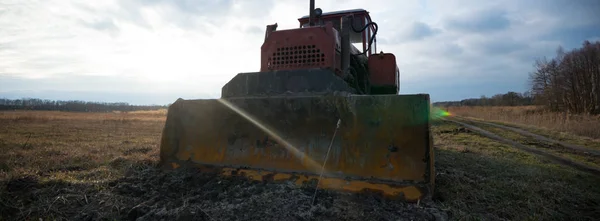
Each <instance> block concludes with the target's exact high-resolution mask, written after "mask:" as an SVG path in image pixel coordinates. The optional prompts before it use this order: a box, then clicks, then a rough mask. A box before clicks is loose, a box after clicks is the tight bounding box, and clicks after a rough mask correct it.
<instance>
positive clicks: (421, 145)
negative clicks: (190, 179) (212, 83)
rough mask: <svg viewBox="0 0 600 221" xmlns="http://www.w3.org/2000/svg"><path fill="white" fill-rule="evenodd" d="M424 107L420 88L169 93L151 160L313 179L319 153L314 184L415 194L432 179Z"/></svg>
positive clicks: (257, 176)
mask: <svg viewBox="0 0 600 221" xmlns="http://www.w3.org/2000/svg"><path fill="white" fill-rule="evenodd" d="M429 109H430V102H429V95H427V94H415V95H347V96H342V95H336V96H334V95H322V96H321V95H319V96H317V95H314V96H279V97H239V98H221V99H207V100H183V99H178V100H177V101H176V102H175V103H173V104H172V105H171V106H170V107H169V110H168V116H167V121H166V124H165V127H164V131H163V136H162V141H161V146H160V161H161V165H162V166H164V167H168V168H173V169H175V168H180V167H183V166H195V167H198V168H202V169H210V170H215V168H216V169H218V171H219V172H220V173H221V174H222V175H228V176H229V175H243V176H246V177H248V178H250V179H253V180H265V181H270V180H291V181H293V182H295V183H296V184H299V185H304V184H308V185H314V184H315V183H317V179H319V176H320V175H321V168H322V166H323V163H324V162H325V156H326V155H328V159H327V161H326V165H325V166H324V168H325V169H324V171H325V172H324V173H323V174H322V178H321V179H320V182H319V186H318V187H319V188H326V189H338V190H346V191H354V192H360V191H378V192H381V193H383V194H384V195H385V196H389V197H393V198H402V199H404V200H406V201H417V200H419V199H422V198H423V197H426V196H430V195H431V193H433V186H434V178H435V173H434V163H433V162H434V160H433V157H434V154H433V145H432V137H431V131H430V125H429V124H430V115H429ZM338 121H340V122H341V123H340V125H339V128H338V129H336V125H337V124H338ZM334 133H335V134H336V135H335V137H334ZM328 152H329V153H328Z"/></svg>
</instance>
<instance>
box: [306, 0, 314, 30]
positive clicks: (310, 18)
mask: <svg viewBox="0 0 600 221" xmlns="http://www.w3.org/2000/svg"><path fill="white" fill-rule="evenodd" d="M308 25H309V26H314V25H315V0H310V12H309V13H308Z"/></svg>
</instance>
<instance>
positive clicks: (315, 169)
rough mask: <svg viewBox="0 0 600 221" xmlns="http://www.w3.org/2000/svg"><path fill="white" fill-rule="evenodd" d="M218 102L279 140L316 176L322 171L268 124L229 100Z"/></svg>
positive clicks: (319, 166)
mask: <svg viewBox="0 0 600 221" xmlns="http://www.w3.org/2000/svg"><path fill="white" fill-rule="evenodd" d="M217 101H219V103H221V104H223V105H225V106H226V107H228V108H229V109H231V110H233V111H235V112H236V113H237V114H239V115H240V116H242V117H244V118H245V119H246V120H248V121H250V122H251V123H252V124H254V125H255V126H257V127H258V128H260V129H261V130H262V131H264V132H265V133H267V134H269V135H271V136H272V137H273V138H274V139H275V140H277V142H278V143H280V144H282V145H283V146H284V147H285V148H286V149H287V150H289V151H290V152H291V153H292V154H293V155H294V156H295V157H296V158H298V159H302V160H303V162H305V163H306V166H307V167H309V169H310V170H312V171H313V172H315V174H318V173H319V172H320V171H321V165H319V164H318V163H317V162H316V161H315V160H313V159H311V158H310V157H308V155H306V154H304V153H303V152H302V151H300V150H299V149H298V148H296V147H294V145H292V144H290V143H289V142H287V141H286V140H285V139H283V138H282V137H281V136H279V134H278V133H277V132H276V131H275V130H274V129H272V128H269V127H268V126H267V125H266V124H264V123H262V122H260V121H258V119H256V118H255V117H253V116H251V115H250V114H248V113H246V112H245V111H243V110H242V109H240V108H238V107H236V106H235V105H234V104H232V103H230V102H228V101H227V100H224V99H217ZM323 174H327V171H326V170H325V171H324V172H323Z"/></svg>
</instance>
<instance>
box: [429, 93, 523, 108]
mask: <svg viewBox="0 0 600 221" xmlns="http://www.w3.org/2000/svg"><path fill="white" fill-rule="evenodd" d="M533 103H534V101H533V97H532V96H531V93H529V92H525V93H518V92H513V91H511V92H508V93H506V94H496V95H494V96H492V97H486V96H484V95H482V96H481V97H480V98H469V99H464V100H461V101H442V102H435V103H433V105H434V106H444V107H449V106H524V105H532V104H533Z"/></svg>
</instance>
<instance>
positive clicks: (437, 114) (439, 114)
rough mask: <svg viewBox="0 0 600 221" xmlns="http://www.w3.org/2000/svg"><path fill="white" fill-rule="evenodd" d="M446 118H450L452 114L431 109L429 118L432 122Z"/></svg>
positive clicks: (438, 109)
mask: <svg viewBox="0 0 600 221" xmlns="http://www.w3.org/2000/svg"><path fill="white" fill-rule="evenodd" d="M448 116H452V114H451V113H450V112H448V111H445V110H442V109H440V108H438V107H434V108H432V111H431V118H432V119H433V120H436V119H441V118H444V117H448Z"/></svg>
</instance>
